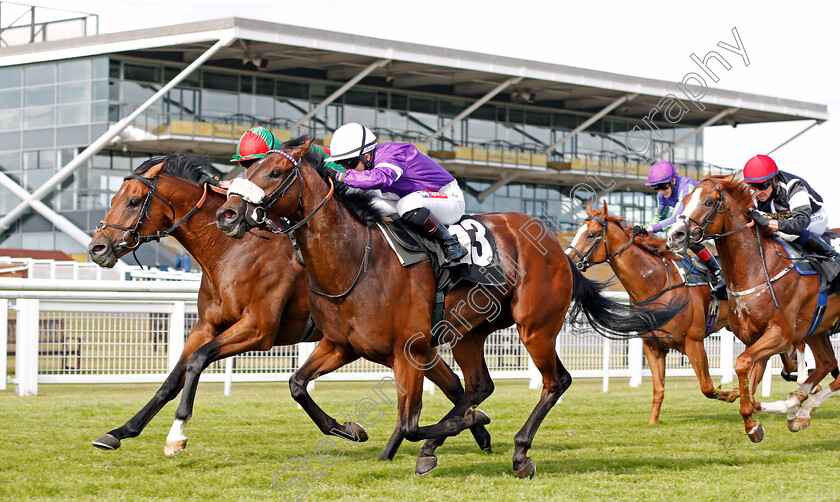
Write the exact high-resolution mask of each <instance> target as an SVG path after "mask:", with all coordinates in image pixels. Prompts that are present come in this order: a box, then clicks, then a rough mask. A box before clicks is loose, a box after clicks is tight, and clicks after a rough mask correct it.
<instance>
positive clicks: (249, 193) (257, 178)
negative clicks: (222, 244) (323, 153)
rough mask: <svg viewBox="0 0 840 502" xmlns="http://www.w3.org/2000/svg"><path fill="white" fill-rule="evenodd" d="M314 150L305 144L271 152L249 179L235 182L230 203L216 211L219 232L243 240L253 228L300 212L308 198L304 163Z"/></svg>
mask: <svg viewBox="0 0 840 502" xmlns="http://www.w3.org/2000/svg"><path fill="white" fill-rule="evenodd" d="M311 146H312V143H311V142H309V141H305V142H304V143H303V144H301V145H300V146H297V147H294V148H290V149H288V150H270V151H269V152H268V154H266V156H265V157H264V158H263V159H262V160H261V161H259V162H257V163H256V164H254V165H253V166H251V167H250V168H249V169H248V171H249V173H248V175H247V177H246V178H239V179H236V180H233V182H232V183H231V186H230V188H229V189H228V200H227V202H225V203H224V204H222V206H221V207H220V208H219V209H218V211H216V219H217V225H218V227H219V229H220V230H221V231H222V232H224V234H225V235H227V236H228V237H233V238H236V239H241V238H242V237H243V236H244V235H245V233H247V232H248V231H249V230H250V229H251V228H254V227H263V226H265V225H270V222H271V221H272V220H274V219H277V218H283V217H291V216H292V215H293V213H295V211H299V210H300V209H301V205H302V199H303V196H304V195H303V178H302V177H301V173H300V163H301V160H300V159H301V157H303V156H304V155H306V153H307V152H308V151H309V148H310V147H311Z"/></svg>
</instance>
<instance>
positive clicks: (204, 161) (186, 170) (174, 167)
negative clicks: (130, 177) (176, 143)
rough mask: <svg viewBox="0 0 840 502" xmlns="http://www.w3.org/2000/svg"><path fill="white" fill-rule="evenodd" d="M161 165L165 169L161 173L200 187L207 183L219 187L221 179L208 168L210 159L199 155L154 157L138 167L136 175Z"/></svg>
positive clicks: (177, 154)
mask: <svg viewBox="0 0 840 502" xmlns="http://www.w3.org/2000/svg"><path fill="white" fill-rule="evenodd" d="M160 163H163V169H161V171H160V172H161V173H163V174H168V175H170V176H174V177H176V178H181V179H183V180H187V181H192V182H193V183H196V184H197V185H199V186H204V184H205V183H209V184H211V185H213V186H219V178H218V177H217V176H214V175H212V174H210V172H208V171H207V168H209V167H210V159H208V158H207V157H200V156H198V155H182V154H180V153H173V154H170V155H166V156H163V157H153V158H151V159H149V160H147V161H144V162H143V163H142V164H140V165H139V166H137V168H136V169H135V170H134V174H137V175H140V174H143V173H145V172H146V171H148V170H149V169H151V168H152V166H156V165H158V164H160Z"/></svg>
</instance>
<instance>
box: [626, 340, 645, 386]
mask: <svg viewBox="0 0 840 502" xmlns="http://www.w3.org/2000/svg"><path fill="white" fill-rule="evenodd" d="M643 343H644V342H643V341H642V339H641V338H631V339H630V340H629V342H628V344H627V358H628V360H629V361H628V362H629V364H630V387H639V386H640V385H642V360H643V358H644V357H645V356H644V350H643V347H642V344H643Z"/></svg>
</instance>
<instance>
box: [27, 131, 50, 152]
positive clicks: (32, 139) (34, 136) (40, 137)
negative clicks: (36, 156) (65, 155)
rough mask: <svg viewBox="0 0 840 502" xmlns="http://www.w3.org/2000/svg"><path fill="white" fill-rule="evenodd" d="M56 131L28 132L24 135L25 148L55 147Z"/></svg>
mask: <svg viewBox="0 0 840 502" xmlns="http://www.w3.org/2000/svg"><path fill="white" fill-rule="evenodd" d="M54 136H55V135H54V130H53V129H52V128H50V129H35V130H32V131H26V133H25V134H24V135H23V147H24V148H44V147H49V146H53V137H54Z"/></svg>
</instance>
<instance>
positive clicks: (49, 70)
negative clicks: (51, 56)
mask: <svg viewBox="0 0 840 502" xmlns="http://www.w3.org/2000/svg"><path fill="white" fill-rule="evenodd" d="M23 81H24V83H25V84H26V86H27V87H28V86H30V85H40V84H53V83H55V64H53V63H48V64H39V65H31V66H25V67H24V69H23Z"/></svg>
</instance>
